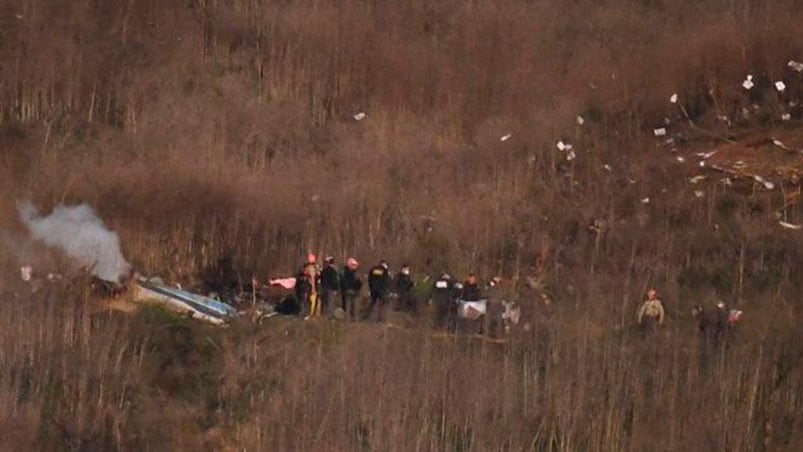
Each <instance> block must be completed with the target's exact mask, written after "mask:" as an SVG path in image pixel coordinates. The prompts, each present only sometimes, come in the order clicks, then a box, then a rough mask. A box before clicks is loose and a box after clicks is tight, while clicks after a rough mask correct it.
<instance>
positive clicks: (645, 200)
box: [641, 197, 650, 204]
mask: <svg viewBox="0 0 803 452" xmlns="http://www.w3.org/2000/svg"><path fill="white" fill-rule="evenodd" d="M641 203H642V204H649V203H650V198H649V197H646V198H641Z"/></svg>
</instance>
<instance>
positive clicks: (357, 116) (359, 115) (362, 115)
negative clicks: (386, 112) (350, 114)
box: [354, 111, 367, 122]
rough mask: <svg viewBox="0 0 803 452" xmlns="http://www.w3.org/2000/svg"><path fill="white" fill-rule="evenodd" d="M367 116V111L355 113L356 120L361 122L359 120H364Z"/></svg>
mask: <svg viewBox="0 0 803 452" xmlns="http://www.w3.org/2000/svg"><path fill="white" fill-rule="evenodd" d="M366 116H367V115H366V114H365V112H362V111H361V112H359V113H357V114H355V115H354V120H355V121H358V122H359V121H362V120H363V119H365V117H366Z"/></svg>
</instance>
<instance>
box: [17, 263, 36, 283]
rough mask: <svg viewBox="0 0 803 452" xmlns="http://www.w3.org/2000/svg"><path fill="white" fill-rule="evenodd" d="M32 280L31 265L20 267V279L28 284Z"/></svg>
mask: <svg viewBox="0 0 803 452" xmlns="http://www.w3.org/2000/svg"><path fill="white" fill-rule="evenodd" d="M32 278H33V266H32V265H31V264H27V265H23V266H22V267H20V279H22V280H23V281H25V282H30V281H31V279H32Z"/></svg>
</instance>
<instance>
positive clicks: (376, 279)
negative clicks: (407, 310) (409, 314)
mask: <svg viewBox="0 0 803 452" xmlns="http://www.w3.org/2000/svg"><path fill="white" fill-rule="evenodd" d="M388 289H390V271H389V270H388V263H387V262H385V261H384V260H382V261H379V264H377V265H375V266H374V267H372V268H371V270H370V271H369V272H368V290H369V291H370V292H371V302H370V304H369V305H368V309H367V312H366V314H367V316H369V317H371V316H375V317H376V319H377V320H378V321H381V320H382V305H383V303H384V301H385V297H386V296H387V294H388Z"/></svg>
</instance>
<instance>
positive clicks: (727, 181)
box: [720, 177, 733, 187]
mask: <svg viewBox="0 0 803 452" xmlns="http://www.w3.org/2000/svg"><path fill="white" fill-rule="evenodd" d="M720 182H721V183H722V184H723V185H725V186H728V187H729V186H731V185H733V181H732V180H731V178H730V177H725V178H722V179H720Z"/></svg>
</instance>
